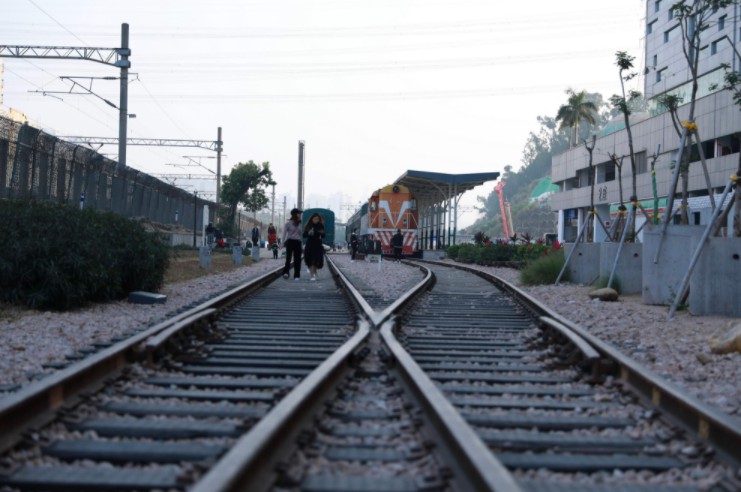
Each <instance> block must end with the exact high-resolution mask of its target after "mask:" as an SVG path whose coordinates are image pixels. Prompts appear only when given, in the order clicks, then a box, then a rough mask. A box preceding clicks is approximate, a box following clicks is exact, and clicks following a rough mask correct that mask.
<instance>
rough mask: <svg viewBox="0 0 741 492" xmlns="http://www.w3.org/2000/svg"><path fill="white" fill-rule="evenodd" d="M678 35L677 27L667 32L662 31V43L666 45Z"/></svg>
mask: <svg viewBox="0 0 741 492" xmlns="http://www.w3.org/2000/svg"><path fill="white" fill-rule="evenodd" d="M678 34H679V26H678V25H677V26H674V27H672V28H671V29H669V30H668V31H664V43H668V42H669V41H671V40H673V39H674V38H676V37H677V35H678Z"/></svg>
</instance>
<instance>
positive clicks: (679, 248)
mask: <svg viewBox="0 0 741 492" xmlns="http://www.w3.org/2000/svg"><path fill="white" fill-rule="evenodd" d="M662 227H663V226H661V225H658V226H653V227H651V228H649V229H645V230H644V231H643V291H642V293H641V296H642V300H643V303H644V304H654V305H662V306H664V305H671V303H672V302H673V300H674V295H675V293H676V289H678V288H679V284H680V283H681V282H682V277H683V276H684V274H685V272H686V271H687V268H688V267H689V264H690V258H691V257H692V252H693V248H692V244H693V242H696V241H697V240H698V239H699V238H700V236H702V233H703V231H704V230H705V227H703V226H688V225H670V226H669V227H668V228H667V230H666V236H665V237H664V241H663V243H662V245H661V251H660V252H659V261H658V263H654V258H656V252H657V251H658V249H659V240H660V237H661V229H662Z"/></svg>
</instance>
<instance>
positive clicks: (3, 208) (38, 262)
mask: <svg viewBox="0 0 741 492" xmlns="http://www.w3.org/2000/svg"><path fill="white" fill-rule="evenodd" d="M0 223H2V224H3V227H4V229H5V231H6V232H5V234H4V238H3V239H4V242H5V244H4V248H2V250H1V251H0V301H5V302H9V303H12V304H19V305H26V306H28V307H31V308H36V309H53V310H66V309H72V308H76V307H80V306H84V305H85V304H87V303H89V302H105V301H109V300H113V299H121V298H124V297H125V296H126V295H127V294H128V293H129V292H131V291H134V290H146V291H156V290H158V289H159V288H160V287H161V286H162V283H163V280H164V274H165V270H166V269H167V265H168V248H167V246H165V245H164V244H163V243H162V242H161V241H160V240H158V238H157V237H156V236H154V235H152V234H150V233H147V232H146V231H145V230H144V229H143V227H142V226H141V225H139V224H137V223H135V222H133V221H131V220H129V219H127V218H125V217H121V216H117V215H114V214H112V213H107V212H98V211H95V210H91V209H88V210H85V211H80V210H79V209H77V208H76V207H69V206H66V205H60V204H56V203H51V202H34V201H20V200H11V201H0Z"/></svg>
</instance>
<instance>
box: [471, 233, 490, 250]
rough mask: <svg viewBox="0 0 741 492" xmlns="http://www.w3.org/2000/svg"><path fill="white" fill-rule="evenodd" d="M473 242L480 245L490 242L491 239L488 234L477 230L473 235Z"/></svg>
mask: <svg viewBox="0 0 741 492" xmlns="http://www.w3.org/2000/svg"><path fill="white" fill-rule="evenodd" d="M473 242H474V243H475V244H476V245H478V246H481V245H482V244H487V243H489V242H491V239H490V238H489V236H487V235H486V234H484V233H483V232H481V231H479V232H477V233H476V234H474V235H473Z"/></svg>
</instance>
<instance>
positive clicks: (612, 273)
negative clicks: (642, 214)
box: [607, 196, 638, 289]
mask: <svg viewBox="0 0 741 492" xmlns="http://www.w3.org/2000/svg"><path fill="white" fill-rule="evenodd" d="M630 201H631V202H633V206H632V207H631V208H630V214H629V215H628V220H627V222H626V223H625V228H624V229H623V234H622V235H621V236H620V243H619V244H618V249H617V253H615V261H614V262H613V263H612V270H610V278H609V279H608V280H607V288H608V289H611V288H612V281H613V280H614V279H615V271H616V270H617V266H618V261H620V253H621V252H622V251H623V244H625V238H626V237H627V236H628V229H630V225H631V224H632V223H633V221H634V220H635V216H636V208H637V206H636V202H637V201H638V198H637V197H635V196H632V197H630Z"/></svg>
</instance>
